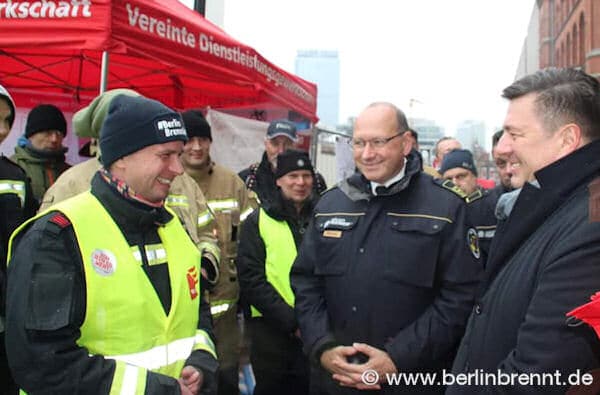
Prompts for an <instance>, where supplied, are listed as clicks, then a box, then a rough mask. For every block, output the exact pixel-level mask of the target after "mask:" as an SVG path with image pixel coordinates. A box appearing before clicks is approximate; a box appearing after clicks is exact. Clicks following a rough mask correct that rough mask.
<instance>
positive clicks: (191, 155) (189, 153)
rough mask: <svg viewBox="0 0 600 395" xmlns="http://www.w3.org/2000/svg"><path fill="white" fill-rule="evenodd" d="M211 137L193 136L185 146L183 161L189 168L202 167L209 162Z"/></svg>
mask: <svg viewBox="0 0 600 395" xmlns="http://www.w3.org/2000/svg"><path fill="white" fill-rule="evenodd" d="M209 154H210V139H209V138H208V137H192V138H190V139H189V140H188V142H187V143H186V144H185V146H184V147H183V155H181V162H182V163H183V165H184V166H185V167H187V168H192V169H196V170H198V169H202V168H205V167H206V166H207V165H208V164H209V163H208V162H209V158H210V155H209Z"/></svg>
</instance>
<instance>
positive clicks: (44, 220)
mask: <svg viewBox="0 0 600 395" xmlns="http://www.w3.org/2000/svg"><path fill="white" fill-rule="evenodd" d="M185 141H187V135H186V131H185V128H184V126H183V121H182V119H181V116H180V115H179V114H178V113H177V112H175V111H173V110H171V109H169V108H168V107H166V106H164V105H163V104H161V103H159V102H157V101H155V100H151V99H147V98H143V97H132V96H126V95H118V96H116V97H115V98H114V99H113V100H112V101H111V103H110V106H109V110H108V115H107V117H106V119H105V121H104V124H103V126H102V129H101V132H100V149H101V151H102V158H101V161H102V165H103V167H102V168H101V169H100V170H99V171H98V172H97V173H96V174H95V175H94V178H93V179H92V183H91V190H90V191H88V192H84V193H82V194H80V195H77V196H75V197H73V198H70V199H68V200H65V201H63V202H60V203H58V204H57V205H55V206H52V207H51V208H50V210H49V211H46V212H44V213H40V214H38V216H37V217H35V220H32V221H29V222H27V223H25V224H24V225H23V226H22V227H20V228H19V229H18V230H17V231H16V232H15V233H14V234H13V236H12V238H11V245H10V246H9V252H10V254H11V258H10V260H9V267H8V291H7V328H6V337H7V342H6V343H7V346H8V347H7V353H8V360H9V365H10V367H11V370H12V372H13V373H14V376H15V381H16V382H17V384H18V385H19V386H20V387H21V388H22V389H23V390H24V391H27V392H28V393H36V392H44V393H64V394H76V393H96V394H113V393H120V394H136V395H137V394H139V395H143V394H146V395H148V394H157V395H158V394H184V395H190V394H212V393H214V390H215V388H214V387H215V382H216V380H215V374H216V370H217V365H218V364H217V360H216V353H215V348H214V344H213V339H212V334H211V331H212V328H211V318H210V310H209V306H208V304H207V303H205V302H204V301H203V300H202V292H201V290H200V285H199V284H200V281H199V280H200V252H199V250H198V249H197V248H196V246H195V245H194V243H193V242H192V240H191V239H190V237H189V235H188V234H187V233H186V231H185V230H184V228H183V226H182V225H181V223H180V222H179V220H178V219H177V217H176V216H175V215H174V213H173V211H171V210H170V209H169V208H168V207H165V204H164V202H165V199H166V198H167V196H168V194H169V188H170V184H171V182H172V180H173V179H174V178H175V177H176V176H177V175H179V174H182V173H183V167H182V165H181V163H180V161H179V155H180V154H181V152H182V151H183V146H184V143H185Z"/></svg>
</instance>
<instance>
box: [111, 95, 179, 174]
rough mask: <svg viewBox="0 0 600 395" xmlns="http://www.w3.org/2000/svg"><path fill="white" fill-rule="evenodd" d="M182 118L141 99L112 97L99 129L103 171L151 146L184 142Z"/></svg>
mask: <svg viewBox="0 0 600 395" xmlns="http://www.w3.org/2000/svg"><path fill="white" fill-rule="evenodd" d="M187 139H188V138H187V134H186V131H185V127H184V126H183V120H182V119H181V115H179V113H178V112H177V111H174V110H171V109H170V108H169V107H167V106H165V105H164V104H162V103H161V102H158V101H156V100H152V99H147V98H145V97H142V96H127V95H117V96H115V97H114V98H113V99H112V101H111V102H110V105H109V107H108V115H107V116H106V119H105V120H104V123H103V124H102V129H100V152H101V154H102V156H101V161H102V164H103V165H104V168H106V169H108V168H109V167H110V165H111V164H112V163H113V162H114V161H116V160H117V159H120V158H122V157H124V156H126V155H129V154H132V153H134V152H136V151H139V150H141V149H142V148H144V147H147V146H149V145H154V144H163V143H168V142H170V141H183V142H184V143H185V142H186V141H187Z"/></svg>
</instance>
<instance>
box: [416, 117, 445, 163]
mask: <svg viewBox="0 0 600 395" xmlns="http://www.w3.org/2000/svg"><path fill="white" fill-rule="evenodd" d="M408 124H409V125H410V127H411V128H413V129H414V130H415V131H416V132H417V133H418V134H419V149H420V151H421V154H422V155H423V161H424V162H425V164H431V162H432V160H433V158H434V157H435V154H434V152H433V149H434V148H435V143H437V141H438V140H439V139H441V138H442V137H444V128H443V127H441V126H439V125H438V124H436V123H435V121H433V120H431V119H426V118H410V117H409V118H408Z"/></svg>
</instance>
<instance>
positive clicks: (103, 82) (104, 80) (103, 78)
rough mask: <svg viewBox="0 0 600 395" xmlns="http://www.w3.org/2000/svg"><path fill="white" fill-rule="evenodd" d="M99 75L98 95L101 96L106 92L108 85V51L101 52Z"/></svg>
mask: <svg viewBox="0 0 600 395" xmlns="http://www.w3.org/2000/svg"><path fill="white" fill-rule="evenodd" d="M100 73H101V74H100V94H102V93H104V92H106V87H107V85H108V51H102V70H101V71H100Z"/></svg>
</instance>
